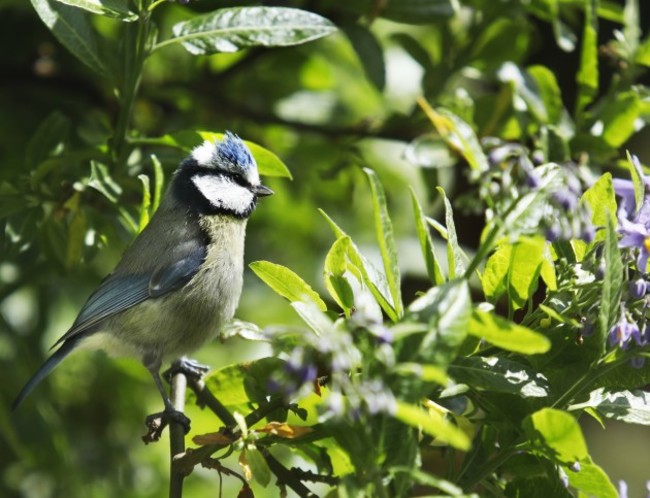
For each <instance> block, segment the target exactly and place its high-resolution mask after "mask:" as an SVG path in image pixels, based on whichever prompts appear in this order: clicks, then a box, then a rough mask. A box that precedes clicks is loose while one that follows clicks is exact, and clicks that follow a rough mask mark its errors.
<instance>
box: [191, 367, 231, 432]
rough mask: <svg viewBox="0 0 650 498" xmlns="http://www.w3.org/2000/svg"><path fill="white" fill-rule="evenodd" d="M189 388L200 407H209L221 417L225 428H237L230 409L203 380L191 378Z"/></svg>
mask: <svg viewBox="0 0 650 498" xmlns="http://www.w3.org/2000/svg"><path fill="white" fill-rule="evenodd" d="M188 387H189V388H190V389H191V390H192V391H194V394H196V398H197V400H198V403H197V404H198V405H199V406H207V407H208V408H209V409H210V410H212V412H213V413H214V414H215V415H216V416H217V417H219V419H220V420H221V421H222V422H223V424H224V425H225V426H235V425H236V423H237V422H235V419H234V417H233V416H232V414H231V413H230V412H229V411H228V409H227V408H226V407H225V406H223V405H222V404H221V402H220V401H219V400H218V399H217V398H216V397H215V396H214V394H212V391H210V390H209V389H207V388H206V386H205V382H204V381H203V379H199V378H190V379H188Z"/></svg>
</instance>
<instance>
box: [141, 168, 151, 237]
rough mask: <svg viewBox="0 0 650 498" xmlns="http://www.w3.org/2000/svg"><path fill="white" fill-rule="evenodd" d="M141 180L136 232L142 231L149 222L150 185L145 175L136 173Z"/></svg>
mask: <svg viewBox="0 0 650 498" xmlns="http://www.w3.org/2000/svg"><path fill="white" fill-rule="evenodd" d="M138 179H139V180H140V181H141V182H142V202H141V203H140V221H139V222H138V232H142V230H144V227H146V226H147V225H148V224H149V208H150V207H151V186H150V184H149V177H148V176H147V175H138Z"/></svg>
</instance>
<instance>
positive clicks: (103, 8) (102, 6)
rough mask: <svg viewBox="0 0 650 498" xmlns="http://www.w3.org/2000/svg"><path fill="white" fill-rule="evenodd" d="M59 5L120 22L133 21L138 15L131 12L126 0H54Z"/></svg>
mask: <svg viewBox="0 0 650 498" xmlns="http://www.w3.org/2000/svg"><path fill="white" fill-rule="evenodd" d="M56 1H57V2H59V3H64V4H66V5H70V6H71V7H78V8H80V9H83V10H85V11H87V12H90V13H91V14H98V15H100V16H104V17H112V18H114V19H120V20H122V21H126V22H130V21H135V20H136V19H137V18H138V15H137V14H136V13H135V12H131V11H130V10H129V7H128V2H127V1H126V0H56Z"/></svg>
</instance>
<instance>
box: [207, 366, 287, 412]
mask: <svg viewBox="0 0 650 498" xmlns="http://www.w3.org/2000/svg"><path fill="white" fill-rule="evenodd" d="M283 365H284V361H282V360H280V359H279V358H262V359H259V360H255V361H253V362H244V363H237V364H232V365H228V366H227V367H224V368H221V369H219V370H216V371H214V372H210V373H209V374H208V375H207V377H206V378H205V383H206V386H207V388H208V389H210V390H211V391H212V392H213V393H218V395H219V401H220V402H221V403H222V404H223V405H224V406H240V405H245V404H247V403H258V402H262V401H265V400H266V398H267V396H268V383H269V381H270V380H271V377H272V376H273V374H274V373H275V372H276V371H277V370H278V369H280V368H282V366H283Z"/></svg>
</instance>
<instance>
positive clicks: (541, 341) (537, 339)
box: [467, 309, 551, 354]
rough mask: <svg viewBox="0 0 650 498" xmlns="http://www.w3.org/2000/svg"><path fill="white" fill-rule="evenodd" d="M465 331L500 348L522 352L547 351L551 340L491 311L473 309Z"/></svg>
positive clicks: (537, 352) (538, 352)
mask: <svg viewBox="0 0 650 498" xmlns="http://www.w3.org/2000/svg"><path fill="white" fill-rule="evenodd" d="M467 332H468V333H469V334H471V335H473V336H475V337H478V338H480V339H484V340H486V341H487V342H489V343H490V344H494V345H495V346H498V347H500V348H502V349H505V350H508V351H514V352H516V353H522V354H540V353H545V352H547V351H548V350H549V349H550V347H551V341H549V340H548V338H547V337H546V336H543V335H542V334H539V333H537V332H534V331H532V330H530V329H529V328H526V327H524V326H523V325H518V324H516V323H513V322H511V321H509V320H506V319H505V318H502V317H500V316H498V315H495V314H493V313H487V312H485V311H481V310H478V309H475V310H474V312H473V313H472V319H471V320H470V322H469V329H468V330H467Z"/></svg>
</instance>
